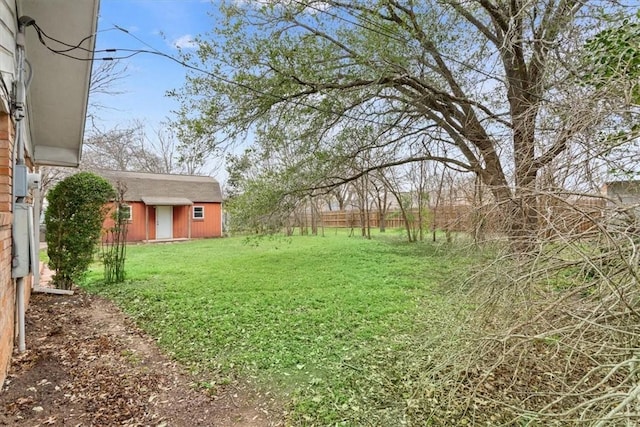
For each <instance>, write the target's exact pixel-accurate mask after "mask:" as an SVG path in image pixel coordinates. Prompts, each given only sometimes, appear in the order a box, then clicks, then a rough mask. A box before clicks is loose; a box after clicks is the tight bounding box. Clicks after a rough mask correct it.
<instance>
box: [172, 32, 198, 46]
mask: <svg viewBox="0 0 640 427" xmlns="http://www.w3.org/2000/svg"><path fill="white" fill-rule="evenodd" d="M171 47H175V48H178V49H195V48H197V47H198V43H196V41H195V39H194V38H193V36H192V35H191V34H185V35H184V36H180V37H178V38H176V39H173V41H172V42H171Z"/></svg>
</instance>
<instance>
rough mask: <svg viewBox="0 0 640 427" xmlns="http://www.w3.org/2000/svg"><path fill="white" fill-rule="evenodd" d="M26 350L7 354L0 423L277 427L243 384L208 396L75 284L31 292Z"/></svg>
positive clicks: (268, 411) (104, 303)
mask: <svg viewBox="0 0 640 427" xmlns="http://www.w3.org/2000/svg"><path fill="white" fill-rule="evenodd" d="M26 329H27V337H26V338H27V351H26V352H24V353H20V354H19V353H14V358H13V361H12V365H11V369H10V372H9V376H8V377H7V380H6V381H5V384H4V388H3V390H2V391H1V392H0V425H11V426H46V425H69V426H113V425H121V426H147V425H150V426H241V427H242V426H246V427H253V426H277V425H281V424H282V422H281V420H280V417H279V416H278V414H277V413H276V412H273V411H272V410H271V409H269V408H273V407H274V405H273V401H269V402H265V401H264V399H260V398H259V395H258V394H256V393H253V392H251V391H250V388H249V387H247V386H242V385H240V384H232V385H229V386H227V387H226V388H218V389H216V390H215V394H211V392H205V391H202V390H200V389H197V388H196V387H195V386H194V383H195V382H196V381H197V379H195V378H193V377H192V376H191V375H189V374H188V373H186V372H185V371H184V370H183V369H182V368H181V367H180V366H179V365H177V364H176V363H175V362H173V361H172V360H170V359H169V358H167V357H166V356H165V355H163V354H162V353H161V352H160V351H159V350H158V348H157V347H156V345H155V343H154V341H153V340H152V339H151V338H149V337H148V336H146V335H145V334H144V333H143V332H142V331H140V330H139V329H138V328H137V327H136V326H135V325H134V324H133V323H132V322H131V321H130V320H129V319H128V318H127V317H126V316H125V315H124V314H123V313H122V312H121V311H120V310H119V309H118V308H117V307H115V306H114V305H113V304H112V303H111V302H109V301H107V300H105V299H103V298H100V297H97V296H93V295H89V294H86V293H84V292H82V291H79V290H77V291H76V293H75V294H74V295H72V296H58V295H47V294H34V295H33V296H32V298H31V303H30V306H29V309H28V311H27V324H26Z"/></svg>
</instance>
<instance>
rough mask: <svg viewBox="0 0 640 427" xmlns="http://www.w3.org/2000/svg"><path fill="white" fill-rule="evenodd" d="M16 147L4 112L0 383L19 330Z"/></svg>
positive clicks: (0, 133) (0, 129) (0, 139)
mask: <svg viewBox="0 0 640 427" xmlns="http://www.w3.org/2000/svg"><path fill="white" fill-rule="evenodd" d="M12 146H13V124H12V121H11V117H10V116H9V115H8V114H6V113H2V112H0V386H1V385H2V384H3V383H4V380H5V378H6V375H7V371H8V369H9V362H10V360H11V353H12V352H13V343H14V338H15V331H16V329H15V322H16V318H15V300H16V293H15V292H16V288H15V285H14V281H13V279H12V278H11V222H12V214H11V176H12V175H11V169H12V168H11V148H12ZM26 288H28V287H26ZM27 291H30V289H27Z"/></svg>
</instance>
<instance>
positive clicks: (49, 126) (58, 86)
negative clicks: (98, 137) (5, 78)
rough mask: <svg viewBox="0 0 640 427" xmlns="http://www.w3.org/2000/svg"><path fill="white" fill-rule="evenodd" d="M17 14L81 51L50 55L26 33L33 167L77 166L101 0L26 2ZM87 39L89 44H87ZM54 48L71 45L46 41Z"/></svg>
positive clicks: (30, 31)
mask: <svg viewBox="0 0 640 427" xmlns="http://www.w3.org/2000/svg"><path fill="white" fill-rule="evenodd" d="M18 5H19V14H20V15H27V16H30V17H31V18H33V19H34V20H35V22H36V24H37V25H38V26H39V27H40V28H42V29H43V30H44V32H46V34H48V35H49V36H51V37H53V38H55V39H58V40H60V41H63V42H65V43H68V44H69V45H73V46H75V45H76V44H78V43H80V42H81V41H82V43H81V44H80V46H81V48H78V49H72V50H69V51H68V52H65V53H66V54H68V55H70V56H73V57H75V58H77V59H72V58H69V57H67V56H64V55H62V54H59V53H54V52H51V51H50V50H48V49H47V48H46V47H45V46H44V45H43V44H42V43H41V42H40V40H39V39H38V34H37V33H36V31H35V29H33V28H26V37H25V38H26V42H25V44H26V48H25V50H26V59H27V61H28V62H29V65H30V67H31V70H32V73H33V74H32V76H33V77H32V80H31V83H30V85H29V90H28V93H27V106H28V120H29V135H28V136H29V140H30V142H31V143H30V147H29V148H30V155H31V158H32V160H33V162H34V163H36V164H40V165H52V166H78V164H79V163H80V155H81V152H82V140H83V138H84V126H85V117H86V113H87V102H88V98H89V83H90V79H91V66H92V60H93V50H94V47H95V37H93V35H94V34H95V32H96V26H97V22H98V7H99V0H74V1H68V0H47V1H42V0H22V1H19V2H18ZM85 38H86V39H85ZM45 42H46V43H47V45H49V46H50V47H52V48H53V49H58V50H64V49H69V46H65V45H62V44H59V43H57V42H55V41H53V40H49V39H45Z"/></svg>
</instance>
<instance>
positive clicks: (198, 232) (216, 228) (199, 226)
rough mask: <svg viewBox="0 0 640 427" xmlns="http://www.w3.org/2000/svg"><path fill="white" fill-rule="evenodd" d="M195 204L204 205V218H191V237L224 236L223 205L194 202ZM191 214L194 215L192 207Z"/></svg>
mask: <svg viewBox="0 0 640 427" xmlns="http://www.w3.org/2000/svg"><path fill="white" fill-rule="evenodd" d="M193 205H194V206H203V207H204V219H191V221H192V222H191V237H193V238H201V237H220V236H222V229H221V227H222V206H221V205H220V203H194V204H193ZM189 214H190V215H191V216H193V214H192V212H191V209H190V210H189Z"/></svg>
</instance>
